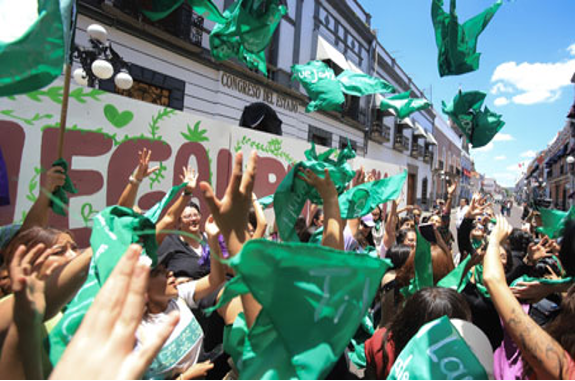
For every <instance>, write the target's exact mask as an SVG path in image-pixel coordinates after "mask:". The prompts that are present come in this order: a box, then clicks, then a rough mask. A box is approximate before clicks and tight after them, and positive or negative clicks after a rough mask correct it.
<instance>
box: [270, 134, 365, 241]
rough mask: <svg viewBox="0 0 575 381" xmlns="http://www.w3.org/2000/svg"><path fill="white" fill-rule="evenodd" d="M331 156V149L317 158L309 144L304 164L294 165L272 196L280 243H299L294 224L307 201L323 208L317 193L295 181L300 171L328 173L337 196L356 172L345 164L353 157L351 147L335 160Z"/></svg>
mask: <svg viewBox="0 0 575 381" xmlns="http://www.w3.org/2000/svg"><path fill="white" fill-rule="evenodd" d="M333 152H334V149H330V150H327V151H326V152H324V153H322V154H321V155H318V154H317V153H316V150H315V144H314V143H312V147H311V148H310V149H309V150H307V151H306V153H305V155H306V160H305V161H301V162H299V163H297V164H296V165H295V166H294V167H293V168H292V169H291V170H290V171H289V172H288V174H287V175H286V177H284V179H283V180H282V182H281V183H280V185H278V187H277V189H276V192H275V194H274V212H275V215H276V222H277V225H278V233H279V235H280V237H281V239H282V240H283V241H286V242H290V241H295V242H298V241H299V238H298V236H297V233H296V231H295V223H296V220H297V218H298V216H299V215H300V213H301V210H302V208H303V206H304V205H305V203H306V201H307V200H310V201H311V202H312V203H314V204H316V205H322V204H323V201H322V199H321V197H320V195H319V193H318V192H317V190H316V189H315V188H314V187H312V186H311V185H309V184H308V183H306V182H305V181H303V180H301V179H299V178H298V177H297V174H298V173H299V172H300V168H302V169H310V170H311V171H313V172H314V173H315V174H316V175H318V176H320V177H323V176H325V174H324V169H327V170H328V171H329V175H330V177H331V180H332V181H333V183H334V185H335V188H336V189H337V192H338V194H341V193H343V192H344V191H345V188H346V187H347V185H348V184H349V182H350V181H351V180H352V179H353V178H354V176H355V171H354V170H353V169H351V166H350V165H349V164H348V163H347V161H348V160H349V159H353V158H354V157H355V152H354V151H353V149H352V148H351V146H350V145H348V146H347V147H346V148H345V149H344V150H343V151H341V152H340V154H339V155H338V157H337V160H333V159H331V158H330V156H331V154H333Z"/></svg>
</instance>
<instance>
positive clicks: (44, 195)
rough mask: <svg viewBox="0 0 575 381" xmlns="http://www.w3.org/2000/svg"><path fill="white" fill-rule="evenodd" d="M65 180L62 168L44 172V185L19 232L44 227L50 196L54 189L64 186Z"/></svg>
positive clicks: (46, 222)
mask: <svg viewBox="0 0 575 381" xmlns="http://www.w3.org/2000/svg"><path fill="white" fill-rule="evenodd" d="M65 179H66V175H64V168H62V167H57V166H56V167H52V168H50V169H49V170H48V172H46V183H45V184H41V185H40V194H39V195H38V198H37V199H36V202H34V205H32V207H31V208H30V211H29V212H28V214H27V215H26V218H25V219H24V223H23V224H22V227H21V228H20V231H21V232H23V231H25V230H28V229H30V228H32V227H34V226H41V227H45V226H46V225H47V224H48V215H49V213H50V196H51V195H52V193H53V192H54V191H55V190H56V188H58V187H60V186H62V185H64V180H65Z"/></svg>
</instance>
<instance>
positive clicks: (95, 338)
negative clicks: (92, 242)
mask: <svg viewBox="0 0 575 381" xmlns="http://www.w3.org/2000/svg"><path fill="white" fill-rule="evenodd" d="M141 252H142V248H141V247H140V246H138V245H131V246H130V247H129V248H128V250H127V251H126V253H125V254H124V256H123V257H122V259H120V261H119V262H118V264H117V265H116V267H115V269H114V271H113V272H112V274H111V275H110V277H109V278H108V280H107V281H106V283H105V284H104V286H103V287H102V289H101V290H100V292H99V293H98V295H97V296H96V299H95V300H94V303H93V304H92V307H90V309H89V310H88V313H87V314H86V316H85V317H84V320H83V321H82V324H81V325H80V328H79V329H78V331H77V332H76V334H75V335H74V337H73V338H72V341H71V342H70V344H69V345H68V347H67V348H66V351H65V352H64V354H63V356H62V358H61V359H60V362H58V365H56V368H55V369H54V371H53V372H52V374H51V375H50V378H51V379H88V378H89V379H107V380H112V379H131V380H133V379H140V378H141V376H142V375H143V374H144V372H145V371H146V369H147V368H148V366H149V365H150V363H151V362H152V360H153V359H154V358H155V357H156V355H157V354H158V351H159V350H160V349H161V347H162V345H163V344H164V342H165V341H166V340H167V339H168V337H169V336H170V334H171V332H172V330H173V329H174V327H175V326H176V324H177V322H178V319H179V316H178V315H177V314H175V315H174V314H170V315H169V318H168V319H167V321H166V322H165V324H164V325H163V326H162V328H160V329H159V330H157V331H156V332H155V335H149V336H148V338H149V340H146V341H145V342H144V343H143V345H142V346H141V347H140V348H139V350H137V351H136V350H134V347H135V344H136V330H137V328H138V327H139V325H140V323H141V321H142V316H143V314H144V306H145V304H146V291H147V287H148V277H149V272H150V270H149V267H148V266H147V265H145V264H143V263H139V261H138V259H139V257H140V253H141ZM87 353H89V354H90V361H86V354H87Z"/></svg>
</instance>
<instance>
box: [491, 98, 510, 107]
mask: <svg viewBox="0 0 575 381" xmlns="http://www.w3.org/2000/svg"><path fill="white" fill-rule="evenodd" d="M493 104H494V105H495V106H505V105H508V104H509V99H507V98H505V97H499V98H497V99H495V100H494V101H493Z"/></svg>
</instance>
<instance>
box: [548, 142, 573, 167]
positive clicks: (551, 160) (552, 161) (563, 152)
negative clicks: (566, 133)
mask: <svg viewBox="0 0 575 381" xmlns="http://www.w3.org/2000/svg"><path fill="white" fill-rule="evenodd" d="M568 151H569V143H567V144H565V145H564V146H563V148H561V149H560V150H559V151H557V152H556V153H555V155H553V156H551V157H550V158H549V159H547V161H546V162H545V167H547V168H549V167H551V166H552V165H553V164H555V163H557V162H558V161H559V160H561V159H562V158H563V156H565V155H566V154H567V152H568Z"/></svg>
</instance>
